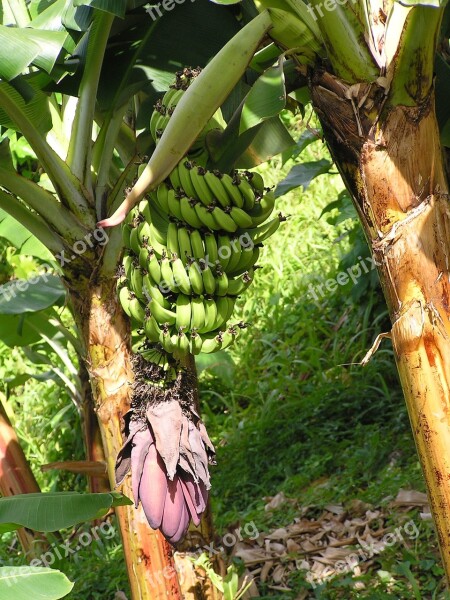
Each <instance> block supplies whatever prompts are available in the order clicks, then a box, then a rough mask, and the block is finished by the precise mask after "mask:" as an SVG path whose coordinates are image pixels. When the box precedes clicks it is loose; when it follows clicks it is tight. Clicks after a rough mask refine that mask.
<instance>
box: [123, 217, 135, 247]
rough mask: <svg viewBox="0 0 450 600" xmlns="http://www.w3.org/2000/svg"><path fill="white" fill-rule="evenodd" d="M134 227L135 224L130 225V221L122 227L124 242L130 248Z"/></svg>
mask: <svg viewBox="0 0 450 600" xmlns="http://www.w3.org/2000/svg"><path fill="white" fill-rule="evenodd" d="M132 229H133V226H132V225H130V224H129V223H125V224H124V225H123V227H122V243H123V245H124V246H125V248H130V249H131V240H130V237H131V231H132Z"/></svg>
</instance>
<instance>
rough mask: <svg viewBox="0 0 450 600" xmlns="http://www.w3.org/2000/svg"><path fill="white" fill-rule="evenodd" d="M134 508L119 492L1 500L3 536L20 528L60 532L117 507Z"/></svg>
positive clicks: (65, 494) (21, 497) (16, 497)
mask: <svg viewBox="0 0 450 600" xmlns="http://www.w3.org/2000/svg"><path fill="white" fill-rule="evenodd" d="M131 504H133V503H132V501H131V500H130V499H129V498H127V497H126V496H123V495H122V494H119V493H117V492H109V493H105V494H80V493H78V492H49V493H46V494H20V495H17V496H11V497H8V498H0V533H5V532H7V531H15V530H16V529H19V528H20V527H28V529H33V530H34V531H42V532H46V531H58V530H59V529H65V528H67V527H71V526H73V525H76V524H77V523H83V522H84V521H90V520H92V519H97V518H100V517H102V516H103V515H105V514H106V513H107V512H108V510H109V509H110V508H112V507H114V506H125V505H131Z"/></svg>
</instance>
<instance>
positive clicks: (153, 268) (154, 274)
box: [147, 250, 162, 285]
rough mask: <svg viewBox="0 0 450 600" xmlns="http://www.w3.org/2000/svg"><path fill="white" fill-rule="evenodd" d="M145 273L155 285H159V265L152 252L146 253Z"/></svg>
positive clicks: (160, 277) (160, 279)
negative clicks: (147, 273) (146, 272)
mask: <svg viewBox="0 0 450 600" xmlns="http://www.w3.org/2000/svg"><path fill="white" fill-rule="evenodd" d="M147 271H148V272H149V274H150V276H151V278H152V279H153V281H154V282H155V283H156V285H159V284H160V283H161V281H162V275H161V263H160V262H159V260H158V258H157V257H156V254H155V252H154V251H153V250H151V251H150V252H149V253H148V262H147Z"/></svg>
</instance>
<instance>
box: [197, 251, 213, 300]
mask: <svg viewBox="0 0 450 600" xmlns="http://www.w3.org/2000/svg"><path fill="white" fill-rule="evenodd" d="M199 265H200V268H201V273H202V279H203V289H204V291H205V293H206V294H208V295H210V296H211V295H212V294H214V292H215V291H216V279H215V277H214V274H213V272H212V271H211V269H210V267H209V265H208V264H207V263H206V261H204V260H203V259H200V260H199Z"/></svg>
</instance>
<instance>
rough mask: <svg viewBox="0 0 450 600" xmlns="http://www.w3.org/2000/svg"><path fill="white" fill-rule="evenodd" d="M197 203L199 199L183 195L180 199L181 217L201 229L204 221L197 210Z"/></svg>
mask: <svg viewBox="0 0 450 600" xmlns="http://www.w3.org/2000/svg"><path fill="white" fill-rule="evenodd" d="M196 204H198V200H196V199H195V198H188V197H187V196H183V198H181V199H180V209H181V217H182V219H183V221H185V222H186V223H187V224H188V225H190V226H191V227H194V228H196V229H201V227H203V223H202V221H201V220H200V219H199V217H198V216H197V213H196V212H195V208H194V207H195V205H196Z"/></svg>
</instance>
